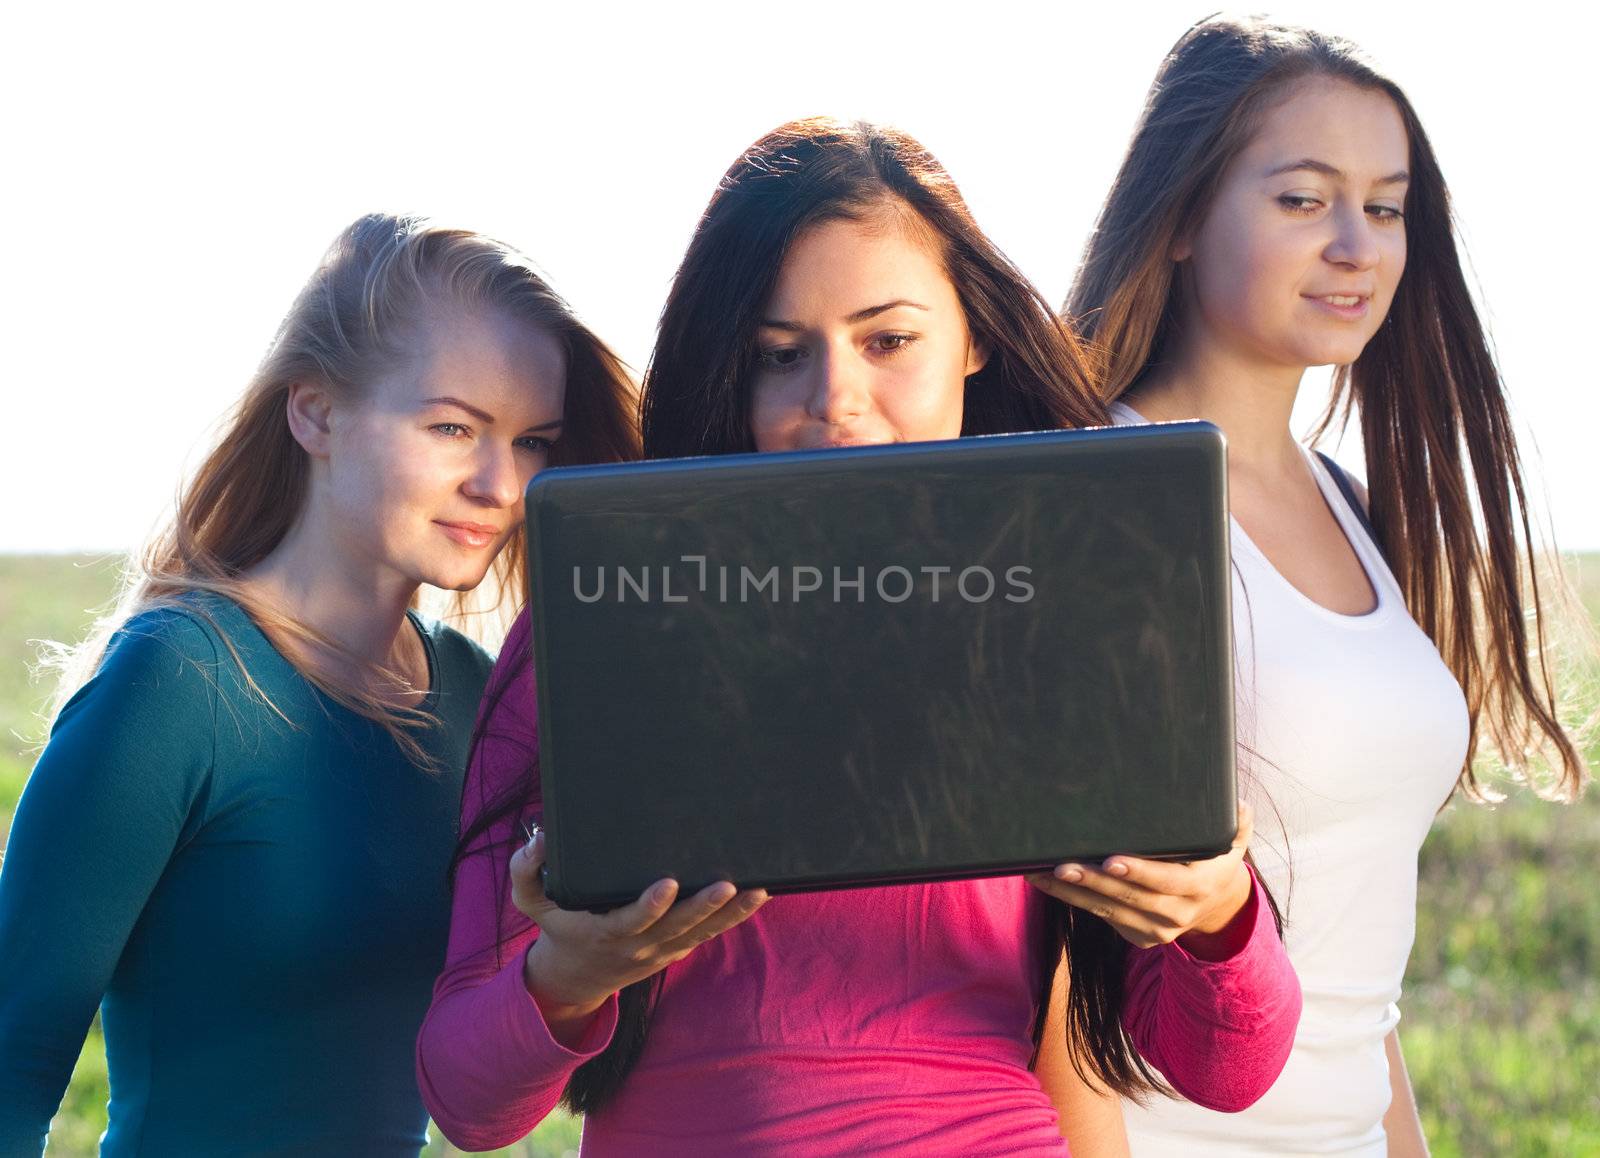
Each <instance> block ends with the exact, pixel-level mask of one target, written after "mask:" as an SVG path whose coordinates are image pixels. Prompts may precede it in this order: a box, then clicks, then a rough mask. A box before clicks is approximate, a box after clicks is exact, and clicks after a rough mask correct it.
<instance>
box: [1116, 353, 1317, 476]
mask: <svg viewBox="0 0 1600 1158" xmlns="http://www.w3.org/2000/svg"><path fill="white" fill-rule="evenodd" d="M1305 371H1306V367H1304V366H1274V365H1267V364H1263V363H1261V362H1259V361H1255V360H1253V359H1249V358H1246V357H1242V356H1239V355H1237V354H1235V353H1234V352H1232V351H1229V350H1226V349H1224V348H1222V347H1221V346H1220V345H1219V344H1217V343H1215V342H1208V341H1194V342H1189V343H1183V344H1182V346H1181V348H1180V349H1179V350H1178V352H1177V356H1176V357H1174V358H1173V359H1172V360H1171V361H1169V362H1166V363H1163V364H1161V365H1157V366H1152V367H1151V369H1150V371H1149V372H1148V373H1146V375H1145V376H1144V377H1143V378H1141V379H1140V381H1139V383H1138V384H1137V385H1136V386H1134V387H1133V389H1131V390H1130V391H1128V393H1127V394H1126V395H1125V396H1124V399H1125V401H1126V402H1127V403H1128V405H1129V406H1132V407H1133V408H1134V409H1135V410H1137V411H1138V412H1139V413H1140V414H1142V415H1144V417H1146V418H1149V419H1151V420H1153V421H1166V422H1171V421H1178V420H1180V419H1186V418H1200V419H1204V420H1205V421H1207V422H1210V423H1212V424H1214V425H1216V426H1218V427H1220V428H1221V430H1222V432H1223V434H1224V435H1226V436H1227V439H1228V462H1229V465H1230V468H1233V467H1241V466H1242V467H1245V468H1247V469H1251V470H1254V471H1274V470H1289V469H1293V470H1297V471H1298V470H1302V469H1303V468H1302V467H1301V466H1300V450H1299V447H1298V445H1297V442H1296V439H1295V437H1294V432H1293V430H1292V429H1291V426H1290V419H1291V417H1292V415H1293V413H1294V403H1295V397H1296V395H1298V394H1299V392H1300V380H1301V378H1302V377H1304V375H1305Z"/></svg>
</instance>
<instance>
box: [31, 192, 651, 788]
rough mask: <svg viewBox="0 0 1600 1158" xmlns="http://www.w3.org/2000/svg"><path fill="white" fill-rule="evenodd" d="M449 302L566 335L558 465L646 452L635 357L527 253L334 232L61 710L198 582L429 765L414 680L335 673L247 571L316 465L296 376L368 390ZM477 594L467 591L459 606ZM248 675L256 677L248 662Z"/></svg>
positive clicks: (497, 589) (511, 546)
mask: <svg viewBox="0 0 1600 1158" xmlns="http://www.w3.org/2000/svg"><path fill="white" fill-rule="evenodd" d="M442 303H452V304H456V305H460V306H464V307H467V308H469V309H482V310H495V311H498V312H501V313H504V314H506V315H508V316H510V317H512V318H515V319H518V320H519V321H522V322H525V323H526V324H527V325H529V326H531V327H536V328H538V329H540V330H543V331H545V332H547V333H550V334H552V335H554V336H555V337H556V339H557V340H558V341H559V342H560V343H561V345H562V347H563V349H564V351H565V354H566V367H567V386H566V395H565V412H564V415H565V424H564V433H563V436H562V438H560V439H559V440H557V441H556V442H555V443H554V445H553V447H552V450H551V453H550V461H551V462H552V464H558V463H562V462H570V461H596V460H601V459H605V460H612V459H621V458H626V457H633V456H634V455H635V453H636V450H635V447H636V445H637V432H636V426H635V422H634V419H633V413H634V390H633V384H632V381H631V379H630V378H629V376H628V373H627V370H626V368H625V367H624V366H623V364H622V363H621V361H620V360H619V359H618V358H617V356H616V355H615V354H613V353H612V352H611V350H610V349H608V348H607V347H606V345H605V344H604V343H603V342H601V341H600V340H599V339H598V338H596V337H595V336H594V334H592V333H591V332H590V331H589V330H588V329H587V328H586V327H585V326H584V325H583V323H582V322H580V321H579V320H578V318H577V316H576V315H575V314H574V313H573V312H572V310H571V308H570V307H569V306H568V305H567V304H566V302H564V301H563V300H562V299H561V298H560V297H559V296H557V295H556V293H555V292H554V291H553V290H552V289H551V288H550V286H549V285H548V284H547V283H546V282H545V280H544V279H543V277H541V276H540V274H539V273H538V272H537V270H535V268H534V267H533V265H532V263H531V262H530V261H529V260H528V259H527V258H526V257H523V256H522V255H521V254H519V253H518V252H517V251H515V250H514V249H512V248H510V247H509V246H507V245H504V244H502V243H500V242H498V241H494V240H491V239H490V238H487V237H484V236H482V235H480V234H477V233H473V232H471V231H469V230H464V229H450V228H444V227H441V226H435V225H430V224H429V223H428V222H427V221H426V220H425V219H423V218H420V217H397V216H391V215H388V214H370V215H368V216H365V217H362V218H360V219H359V220H357V221H355V222H354V223H352V224H351V225H350V226H349V227H348V228H346V229H345V230H344V231H343V232H342V233H340V234H339V236H338V237H337V238H336V239H335V240H334V242H333V244H332V246H331V247H330V248H329V249H328V252H327V254H326V255H325V256H324V258H323V259H322V261H321V263H320V264H319V265H318V267H317V270H316V272H315V273H313V274H312V276H311V280H310V281H309V282H307V284H306V286H305V288H304V289H302V290H301V292H300V294H299V296H298V297H297V298H296V299H295V302H294V304H293V305H292V306H291V307H290V309H289V313H288V315H287V316H286V317H285V318H284V320H283V322H282V324H281V325H280V326H279V329H278V333H277V336H276V338H275V339H274V340H273V343H272V345H271V347H270V349H269V350H268V352H267V355H266V357H265V359H264V360H263V361H262V363H261V366H260V368H259V369H258V370H257V371H256V373H255V376H254V377H253V378H252V379H251V381H250V384H249V385H248V387H246V389H245V392H244V395H243V396H242V397H241V398H240V399H239V401H238V403H237V404H236V405H235V407H234V409H233V411H232V412H231V414H230V415H229V416H228V418H227V420H226V421H225V424H224V428H223V432H222V435H221V438H220V439H219V441H218V443H217V445H216V448H215V449H213V450H212V451H211V453H210V454H209V455H207V457H206V459H205V461H204V462H202V463H201V465H200V468H199V469H198V470H197V471H196V472H195V474H194V476H193V478H192V479H190V481H189V482H188V484H187V485H186V486H185V487H184V488H183V490H182V492H181V494H180V495H179V498H178V503H177V509H176V511H175V513H174V515H173V517H172V519H171V521H170V522H169V523H168V524H167V525H166V526H165V527H164V528H163V529H162V530H161V531H160V532H159V533H158V534H157V535H156V536H155V537H154V539H153V540H152V541H151V542H150V543H149V544H148V546H146V548H145V549H144V551H143V554H142V557H141V558H140V559H139V560H138V562H137V565H136V566H134V567H131V568H130V571H129V576H128V578H127V580H126V581H125V588H124V592H123V594H122V596H121V598H120V599H119V601H118V606H117V609H116V610H115V611H114V612H113V613H112V614H111V615H109V616H107V617H106V618H105V619H104V620H102V621H101V623H100V624H99V625H97V628H96V630H95V632H94V633H93V634H92V635H91V636H90V638H89V640H88V641H87V642H86V643H85V644H83V645H82V646H80V647H79V648H77V649H75V650H74V651H73V652H72V653H71V655H70V658H69V661H68V663H66V664H64V665H63V666H65V667H67V669H68V670H67V671H66V673H65V675H64V677H63V679H62V680H61V683H60V687H59V689H58V693H57V694H58V703H57V707H58V708H59V706H60V704H61V703H64V702H65V700H66V699H67V698H68V697H70V695H71V693H72V691H73V690H74V689H75V687H76V686H77V684H78V683H81V682H82V680H83V679H84V678H86V677H87V676H88V675H89V674H90V673H91V672H92V670H93V668H94V666H95V665H96V664H97V663H98V662H99V659H100V657H101V655H102V654H103V652H104V650H105V645H106V642H107V640H108V638H109V636H110V634H111V632H112V631H114V630H115V628H116V627H117V626H118V625H120V624H121V623H122V622H124V621H125V620H126V619H127V618H128V617H130V616H131V615H135V614H138V613H139V612H141V611H144V610H147V609H149V608H151V607H154V606H158V605H162V604H167V603H171V602H172V601H174V600H176V599H179V598H181V597H183V596H185V595H187V594H190V593H193V592H211V593H214V594H218V595H223V596H226V597H227V598H229V599H232V600H234V601H235V602H237V603H238V604H240V605H241V606H242V607H243V608H244V609H245V610H246V611H247V612H248V613H249V614H250V616H251V618H252V619H254V620H255V621H256V623H257V624H259V625H260V627H261V628H262V630H263V631H265V632H266V633H267V634H268V635H269V636H271V637H273V639H274V641H275V642H277V643H279V644H280V645H281V646H282V647H283V650H284V652H285V655H287V656H289V657H290V658H291V660H292V662H295V664H296V666H297V668H298V669H299V670H300V673H301V674H302V675H303V676H305V678H306V679H308V680H309V681H311V682H312V683H313V684H315V685H316V686H317V687H318V688H319V689H321V690H322V691H323V692H325V693H326V694H327V695H328V696H329V697H330V698H332V699H333V700H334V701H335V702H337V703H339V704H342V705H343V706H345V707H347V708H349V709H350V710H351V711H354V712H357V713H359V714H360V715H362V716H365V717H367V718H369V719H372V720H375V721H377V722H379V723H380V724H382V725H383V726H384V727H385V728H387V729H388V730H389V732H390V734H391V735H393V736H394V738H395V740H396V742H397V743H399V744H400V746H401V747H402V748H403V749H404V750H405V751H406V752H407V753H408V755H410V756H411V757H412V758H413V759H414V760H419V762H420V761H421V756H422V754H421V750H420V748H419V747H418V745H417V744H416V742H415V739H414V737H413V735H412V732H413V731H414V730H415V728H417V727H418V726H421V725H424V724H426V723H428V722H429V720H428V719H427V717H425V716H423V715H422V714H421V713H419V712H417V711H416V710H415V709H412V708H410V707H407V706H406V699H405V693H406V692H407V691H409V690H410V689H409V687H408V685H407V683H406V681H405V680H404V679H403V678H402V677H401V676H400V675H398V673H394V672H389V671H386V670H383V669H377V670H375V671H373V672H372V673H371V675H372V677H373V678H371V679H370V680H368V681H367V683H366V685H365V686H361V687H352V686H348V685H347V684H346V683H344V682H341V681H338V680H335V679H334V678H332V677H331V676H330V675H329V674H328V672H327V671H326V670H324V667H323V666H322V665H321V664H318V663H316V662H313V661H311V660H310V659H309V658H308V657H310V656H315V655H319V654H321V655H327V654H334V655H343V654H344V651H343V649H342V648H340V647H339V646H338V645H337V644H336V643H334V642H333V641H332V640H330V639H328V638H326V637H325V636H324V635H323V634H322V633H320V632H317V631H316V630H314V629H313V628H311V627H309V626H308V625H306V624H304V623H301V622H299V621H298V620H296V619H295V618H294V617H293V616H291V615H289V614H286V613H285V612H284V611H283V610H281V609H279V608H276V607H273V606H271V605H269V604H267V603H266V602H265V601H263V600H261V599H259V598H257V597H255V596H254V595H253V594H252V593H251V591H250V589H249V587H248V585H247V584H246V583H245V582H244V581H243V579H242V577H243V575H244V574H245V572H247V571H248V570H249V569H250V568H251V567H253V566H255V565H256V564H257V563H259V562H261V561H262V560H263V559H265V558H266V557H267V556H268V555H269V554H271V553H272V551H273V550H274V549H275V548H276V547H277V546H278V544H279V543H281V542H282V541H283V538H284V536H285V535H286V534H287V533H288V532H289V529H290V527H291V526H292V525H293V524H294V521H295V519H296V518H297V517H298V516H299V514H300V509H301V506H302V505H303V503H304V501H305V495H306V486H307V476H308V467H309V462H308V458H307V455H306V452H305V451H304V450H303V449H302V448H301V446H300V444H299V443H298V442H297V441H295V438H294V436H293V434H292V433H291V432H290V429H289V422H288V415H287V402H288V396H289V388H290V386H291V385H292V384H294V383H295V382H303V381H316V382H319V383H321V384H322V385H324V386H326V387H327V388H328V389H329V390H331V391H333V392H334V393H336V394H338V395H340V396H343V397H352V396H355V397H358V396H359V394H360V392H361V391H362V390H363V389H364V388H365V387H366V386H367V384H369V383H371V382H373V381H374V380H375V379H376V378H377V377H378V376H379V375H380V374H381V373H383V372H384V371H385V370H387V369H390V368H392V367H393V366H394V365H395V364H396V363H397V362H399V361H401V360H403V359H404V358H406V357H407V356H408V354H407V350H408V348H409V347H408V343H409V341H410V339H411V338H412V337H413V336H414V335H415V333H416V331H417V327H418V325H419V324H420V323H421V322H422V321H423V320H424V319H425V317H426V313H427V311H428V309H429V308H430V306H434V305H437V304H442ZM521 536H522V531H521V529H520V528H518V529H517V531H516V532H515V533H514V535H513V536H512V538H511V540H510V541H509V542H508V543H507V545H506V548H505V549H504V550H503V551H502V552H501V554H500V556H499V558H498V559H497V560H496V562H495V571H494V575H493V577H492V579H491V581H490V583H489V584H486V585H485V586H489V587H490V589H491V597H490V599H489V600H488V601H487V603H488V606H489V608H491V609H493V608H496V607H498V606H499V605H500V604H501V603H503V602H504V601H505V599H506V597H507V596H508V595H510V594H511V593H513V592H516V593H520V591H521V588H522V577H523V566H524V563H523V550H522V546H521V543H522V539H521ZM466 606H467V604H466V602H465V601H464V600H458V611H459V610H464V609H465V608H466ZM224 639H226V637H225V636H224ZM229 646H230V647H231V643H230V645H229ZM235 658H236V659H237V656H235ZM345 658H346V659H347V660H350V659H353V657H349V656H346V657H345ZM366 666H370V665H366ZM245 678H246V679H247V680H250V677H249V673H248V672H246V673H245ZM250 682H251V683H252V685H253V684H254V681H253V680H250ZM256 691H257V692H258V693H259V692H260V689H259V687H258V688H256ZM263 698H265V696H264V693H263ZM268 702H269V703H270V701H268Z"/></svg>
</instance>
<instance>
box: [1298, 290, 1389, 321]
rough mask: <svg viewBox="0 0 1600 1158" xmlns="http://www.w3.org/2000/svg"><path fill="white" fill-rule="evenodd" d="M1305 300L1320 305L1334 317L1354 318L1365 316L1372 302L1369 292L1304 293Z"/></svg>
mask: <svg viewBox="0 0 1600 1158" xmlns="http://www.w3.org/2000/svg"><path fill="white" fill-rule="evenodd" d="M1303 296H1304V297H1305V299H1306V301H1308V302H1311V303H1312V304H1313V305H1315V306H1318V307H1320V308H1321V309H1323V310H1324V311H1326V312H1328V313H1331V314H1333V315H1334V316H1335V317H1339V318H1344V319H1356V318H1363V317H1366V314H1367V309H1368V308H1369V306H1370V304H1371V302H1372V295H1370V294H1305V295H1303Z"/></svg>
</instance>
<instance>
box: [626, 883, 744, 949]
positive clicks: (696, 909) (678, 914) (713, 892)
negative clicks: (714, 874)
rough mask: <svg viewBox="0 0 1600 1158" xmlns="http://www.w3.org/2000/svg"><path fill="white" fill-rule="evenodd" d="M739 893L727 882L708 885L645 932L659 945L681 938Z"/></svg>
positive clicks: (673, 908)
mask: <svg viewBox="0 0 1600 1158" xmlns="http://www.w3.org/2000/svg"><path fill="white" fill-rule="evenodd" d="M738 891H739V890H738V889H736V888H734V887H733V885H731V884H729V883H728V882H727V881H718V882H717V883H716V884H712V885H707V886H706V887H705V888H703V889H701V890H700V891H699V892H698V893H696V894H695V895H694V896H692V897H690V898H689V899H688V900H686V901H683V902H681V903H679V904H676V905H674V906H672V911H671V912H670V913H668V914H667V915H666V916H664V917H662V918H661V920H659V921H657V922H656V923H655V925H654V926H652V927H651V928H650V929H648V930H646V931H645V932H646V933H647V934H648V936H649V938H650V940H652V941H655V942H657V943H660V942H665V941H671V940H673V939H675V938H677V937H681V936H683V934H684V933H687V932H688V931H689V930H690V929H692V928H694V927H695V926H696V925H698V924H699V923H700V922H701V921H703V920H705V919H706V918H707V917H709V916H711V914H712V913H715V912H716V911H717V910H718V909H720V908H722V906H724V905H726V904H727V903H728V902H729V901H731V900H733V898H734V897H735V896H736V895H737V894H738Z"/></svg>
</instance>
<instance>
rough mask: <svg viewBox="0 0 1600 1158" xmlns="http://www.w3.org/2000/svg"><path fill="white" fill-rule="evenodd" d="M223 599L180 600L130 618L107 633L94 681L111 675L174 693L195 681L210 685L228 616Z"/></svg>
mask: <svg viewBox="0 0 1600 1158" xmlns="http://www.w3.org/2000/svg"><path fill="white" fill-rule="evenodd" d="M224 603H226V601H220V600H219V601H211V600H199V599H184V600H181V601H177V602H173V603H167V604H161V605H159V606H156V607H151V608H148V609H146V610H144V611H141V612H139V613H138V614H137V615H134V616H131V617H130V618H129V619H128V620H127V621H126V622H125V623H123V625H122V626H121V627H119V628H117V630H116V631H115V632H114V633H112V636H111V638H110V640H109V641H107V643H106V650H105V654H104V656H102V657H101V660H100V664H99V667H98V668H97V669H96V671H95V677H94V680H91V681H90V682H91V683H93V682H96V681H102V680H104V679H105V677H108V676H110V677H112V678H113V679H114V680H115V681H116V682H119V683H122V682H130V681H131V682H133V683H134V685H135V686H144V685H152V686H154V687H156V688H159V689H161V690H164V691H174V690H178V689H180V688H183V687H185V686H188V685H191V684H193V683H194V682H195V681H196V680H197V679H205V680H206V681H208V682H214V680H215V678H216V674H217V669H218V666H219V665H220V663H221V659H222V656H224V655H225V654H227V649H226V645H225V643H224V641H223V634H224V632H225V631H226V625H225V623H224V622H223V620H225V619H227V618H229V617H230V609H232V610H233V611H234V612H235V613H237V609H236V608H234V606H233V605H232V604H226V606H221V605H220V604H224Z"/></svg>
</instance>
